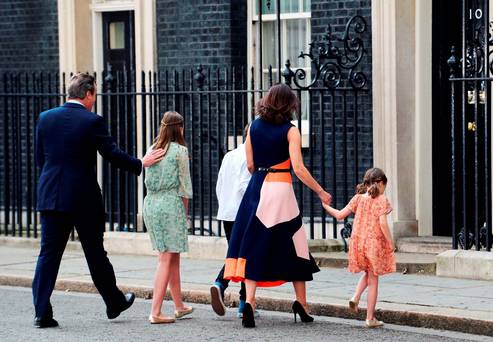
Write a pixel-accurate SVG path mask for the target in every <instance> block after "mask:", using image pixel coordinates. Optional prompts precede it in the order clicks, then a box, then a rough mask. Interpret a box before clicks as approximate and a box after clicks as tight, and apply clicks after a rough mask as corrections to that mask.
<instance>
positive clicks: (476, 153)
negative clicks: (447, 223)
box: [448, 0, 493, 251]
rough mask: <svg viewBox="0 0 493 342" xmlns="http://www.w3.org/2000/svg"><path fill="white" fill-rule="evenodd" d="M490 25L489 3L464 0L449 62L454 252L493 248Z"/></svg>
mask: <svg viewBox="0 0 493 342" xmlns="http://www.w3.org/2000/svg"><path fill="white" fill-rule="evenodd" d="M492 25H493V24H492V23H490V20H489V1H488V0H465V1H462V30H461V34H462V37H461V38H462V41H461V44H460V46H454V47H452V50H451V54H452V55H451V57H450V58H449V60H448V65H449V67H450V84H451V108H450V113H451V126H450V138H451V145H450V146H451V151H450V152H451V153H450V155H451V189H452V196H451V208H452V210H451V216H452V217H451V223H452V233H453V235H452V237H453V247H454V248H458V247H459V246H460V247H461V248H463V249H470V248H472V246H474V247H475V249H476V250H480V249H481V248H485V249H486V250H488V251H489V250H491V244H492V237H491V229H492V225H491V223H492V222H491V142H492V140H491V98H492V97H491V82H492V81H493V77H492V73H493V60H492V57H491V55H492V53H493V50H492V47H493V39H492V35H491V28H492ZM458 56H461V57H458Z"/></svg>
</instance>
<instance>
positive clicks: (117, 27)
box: [109, 21, 125, 49]
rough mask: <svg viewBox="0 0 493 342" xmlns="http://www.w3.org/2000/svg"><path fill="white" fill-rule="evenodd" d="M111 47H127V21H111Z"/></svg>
mask: <svg viewBox="0 0 493 342" xmlns="http://www.w3.org/2000/svg"><path fill="white" fill-rule="evenodd" d="M109 30H110V34H109V36H110V49H125V22H123V21H117V22H113V23H110V27H109Z"/></svg>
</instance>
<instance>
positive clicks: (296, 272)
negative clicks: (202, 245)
mask: <svg viewBox="0 0 493 342" xmlns="http://www.w3.org/2000/svg"><path fill="white" fill-rule="evenodd" d="M291 127H292V124H291V123H290V122H289V121H286V122H285V123H282V124H277V125H276V124H272V123H269V122H267V121H265V120H264V119H262V118H257V119H256V120H254V121H253V122H252V124H251V125H250V140H251V143H252V149H253V162H254V166H255V172H254V173H253V175H252V178H251V180H250V183H249V185H248V188H247V190H246V192H245V195H244V197H243V200H242V202H241V205H240V208H239V210H238V214H237V216H236V220H235V224H234V226H233V231H232V234H231V238H230V241H229V248H228V254H227V258H226V266H225V272H224V278H225V279H231V280H233V281H237V282H238V281H243V280H245V279H250V280H255V281H257V286H261V287H262V286H263V287H270V286H278V285H281V284H283V283H285V282H291V281H309V280H313V273H315V272H318V271H319V268H318V267H317V265H316V263H315V260H314V259H313V257H312V256H311V254H310V253H309V251H308V242H307V239H306V234H305V228H304V226H303V220H302V216H301V213H300V210H299V208H298V203H297V202H296V197H295V194H294V189H293V184H292V176H291V172H290V171H291V170H290V169H291V161H290V158H289V143H288V138H287V135H288V131H289V129H290V128H291Z"/></svg>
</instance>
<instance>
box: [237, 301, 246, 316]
mask: <svg viewBox="0 0 493 342" xmlns="http://www.w3.org/2000/svg"><path fill="white" fill-rule="evenodd" d="M244 308H245V301H244V300H242V299H240V303H239V304H238V313H237V314H236V316H237V317H238V318H243V309H244Z"/></svg>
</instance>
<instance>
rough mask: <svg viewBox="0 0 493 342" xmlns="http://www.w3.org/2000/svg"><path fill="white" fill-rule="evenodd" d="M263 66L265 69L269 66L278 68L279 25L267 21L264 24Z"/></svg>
mask: <svg viewBox="0 0 493 342" xmlns="http://www.w3.org/2000/svg"><path fill="white" fill-rule="evenodd" d="M262 59H263V60H262V64H263V67H264V69H267V68H268V67H269V65H272V67H273V68H276V67H277V23H276V22H275V21H266V22H263V24H262Z"/></svg>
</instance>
